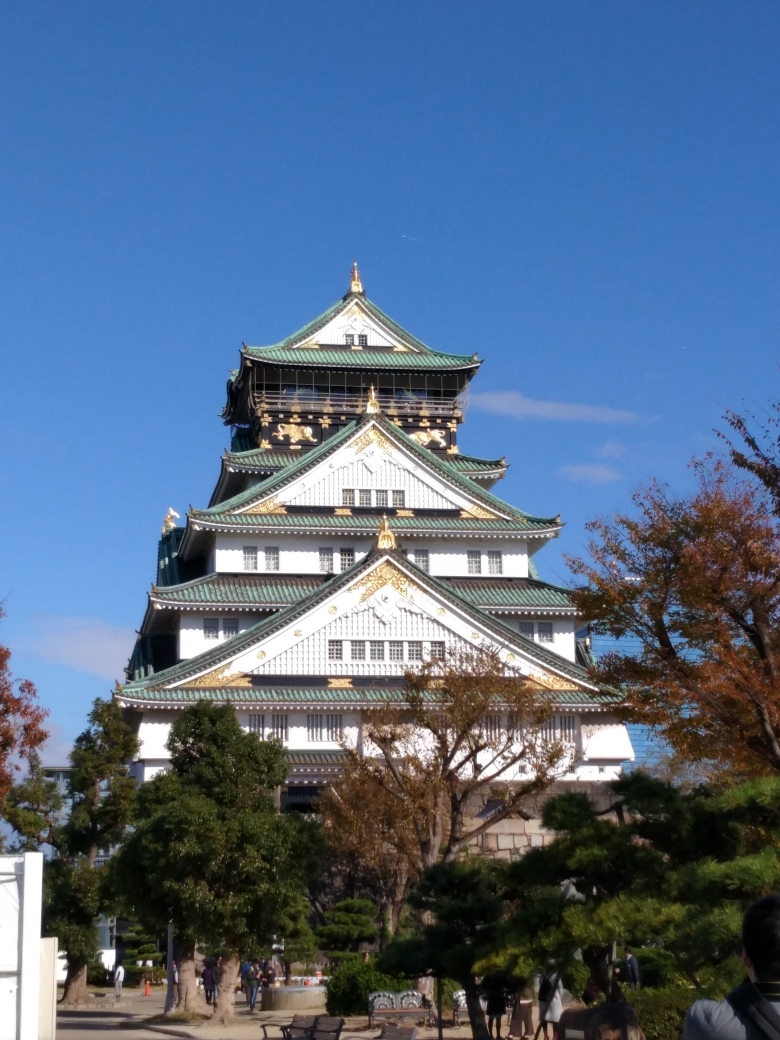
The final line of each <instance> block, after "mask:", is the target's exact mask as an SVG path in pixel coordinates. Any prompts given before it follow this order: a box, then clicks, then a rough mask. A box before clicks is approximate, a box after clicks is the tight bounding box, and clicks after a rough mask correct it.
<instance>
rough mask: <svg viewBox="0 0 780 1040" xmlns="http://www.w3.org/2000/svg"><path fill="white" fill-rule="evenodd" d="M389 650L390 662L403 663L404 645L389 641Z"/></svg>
mask: <svg viewBox="0 0 780 1040" xmlns="http://www.w3.org/2000/svg"><path fill="white" fill-rule="evenodd" d="M389 650H390V654H389V656H390V660H391V661H403V659H404V644H403V643H401V642H400V641H396V640H391V641H390V646H389Z"/></svg>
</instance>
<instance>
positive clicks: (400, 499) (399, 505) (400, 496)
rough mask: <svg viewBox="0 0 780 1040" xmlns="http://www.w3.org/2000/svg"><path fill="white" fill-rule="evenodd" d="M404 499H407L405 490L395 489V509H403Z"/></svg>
mask: <svg viewBox="0 0 780 1040" xmlns="http://www.w3.org/2000/svg"><path fill="white" fill-rule="evenodd" d="M404 501H405V496H404V493H403V491H394V492H393V508H394V509H403V507H404Z"/></svg>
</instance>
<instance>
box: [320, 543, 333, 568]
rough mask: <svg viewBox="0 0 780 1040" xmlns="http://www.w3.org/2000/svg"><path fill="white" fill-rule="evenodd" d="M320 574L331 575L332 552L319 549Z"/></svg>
mask: <svg viewBox="0 0 780 1040" xmlns="http://www.w3.org/2000/svg"><path fill="white" fill-rule="evenodd" d="M320 572H321V573H322V574H332V573H333V550H332V549H320Z"/></svg>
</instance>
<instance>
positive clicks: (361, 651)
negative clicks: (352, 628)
mask: <svg viewBox="0 0 780 1040" xmlns="http://www.w3.org/2000/svg"><path fill="white" fill-rule="evenodd" d="M365 659H366V641H365V639H353V640H352V660H353V661H365Z"/></svg>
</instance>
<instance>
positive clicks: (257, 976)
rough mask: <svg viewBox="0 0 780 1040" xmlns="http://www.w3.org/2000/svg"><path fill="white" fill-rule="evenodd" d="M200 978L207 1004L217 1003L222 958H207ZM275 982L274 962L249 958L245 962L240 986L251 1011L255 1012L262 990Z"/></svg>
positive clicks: (240, 976) (240, 977)
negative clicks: (258, 996)
mask: <svg viewBox="0 0 780 1040" xmlns="http://www.w3.org/2000/svg"><path fill="white" fill-rule="evenodd" d="M200 978H201V982H202V984H203V995H204V996H205V998H206V1003H207V1004H213V1003H215V1002H216V999H217V997H218V996H219V987H220V983H221V981H222V958H221V957H210V958H207V960H206V961H205V962H204V964H203V971H202V972H201V976H200ZM275 982H276V964H275V962H274V961H273V960H260V959H259V958H251V957H249V958H247V959H246V960H245V961H244V962H243V964H242V965H241V972H240V974H239V986H240V988H241V992H242V993H243V994H244V996H245V998H246V1002H247V1004H248V1005H249V1010H250V1011H254V1010H255V1004H256V1003H257V995H258V993H259V992H260V990H261V989H263V988H268V987H269V986H273V985H274V983H275Z"/></svg>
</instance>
